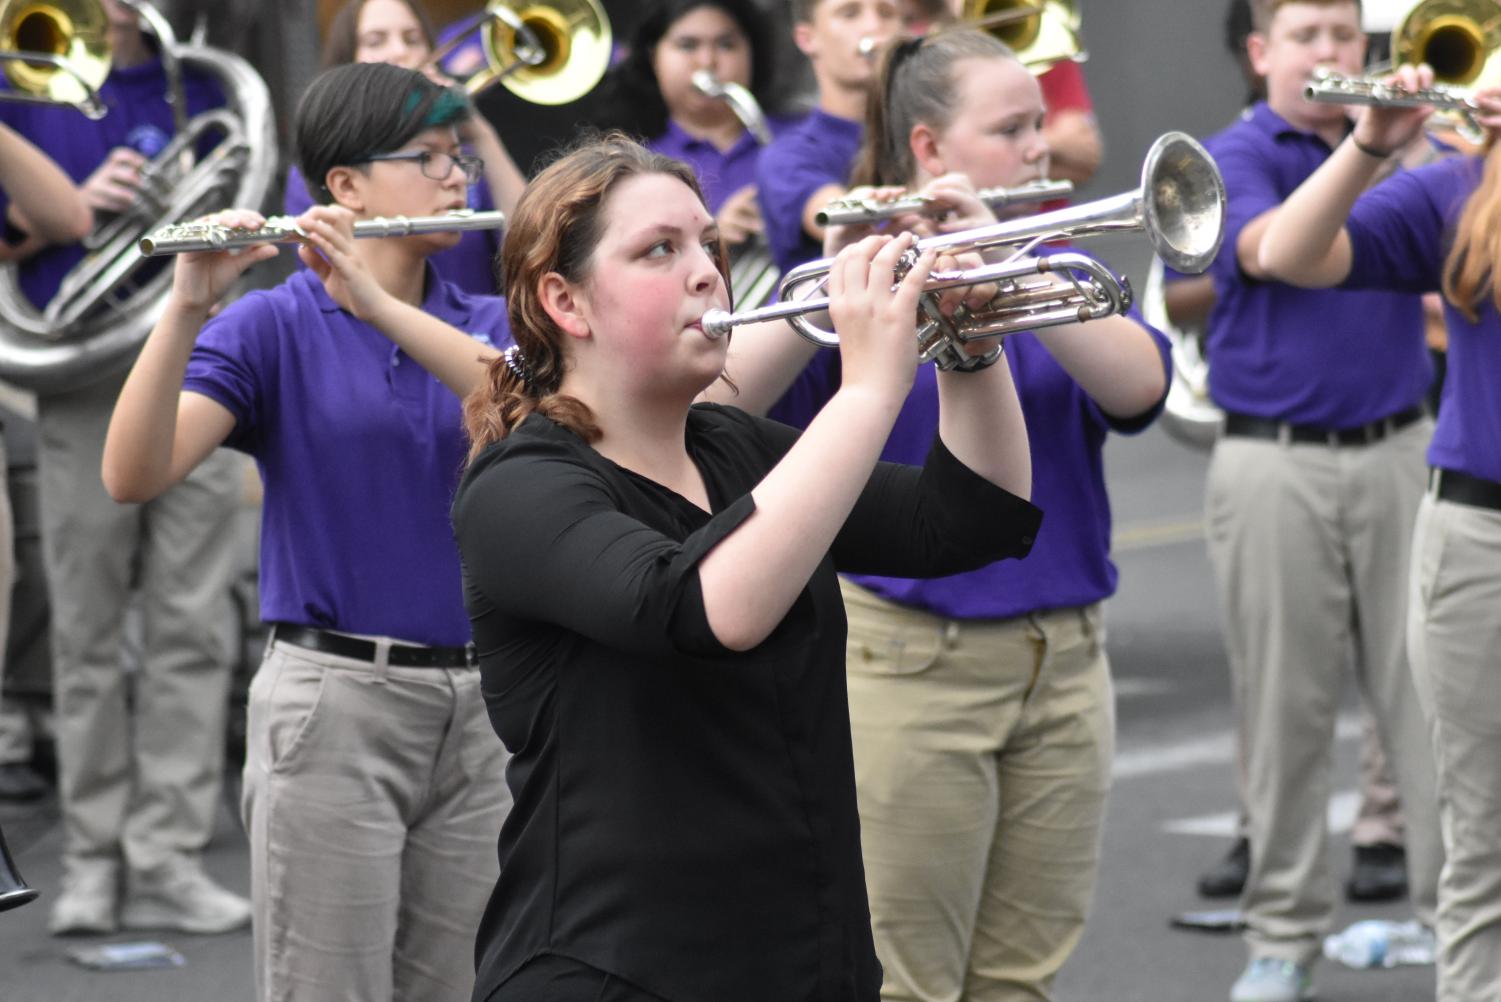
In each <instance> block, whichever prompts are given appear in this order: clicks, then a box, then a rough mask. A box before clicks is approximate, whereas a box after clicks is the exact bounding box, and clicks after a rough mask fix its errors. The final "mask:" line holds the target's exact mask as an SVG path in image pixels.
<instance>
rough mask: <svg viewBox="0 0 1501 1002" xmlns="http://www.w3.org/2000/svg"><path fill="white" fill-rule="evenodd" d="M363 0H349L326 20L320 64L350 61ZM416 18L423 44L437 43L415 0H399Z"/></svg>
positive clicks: (431, 28) (355, 44)
mask: <svg viewBox="0 0 1501 1002" xmlns="http://www.w3.org/2000/svg"><path fill="white" fill-rule="evenodd" d="M366 2H367V0H349V2H348V3H346V4H345V5H344V6H342V7H340V8H339V10H338V12H337V13H336V14H334V16H333V19H332V20H330V21H329V22H328V32H327V34H326V35H325V36H324V39H323V68H324V69H326V70H327V69H332V68H333V67H335V66H343V65H344V64H345V63H352V62H354V50H355V49H357V48H359V35H360V11H362V10H364V9H365V4H366ZM401 2H402V3H404V4H406V5H407V9H408V10H410V11H411V12H412V16H413V17H415V18H416V19H417V24H418V26H419V27H420V28H421V29H422V37H423V38H425V39H427V47H428V48H429V49H431V48H433V47H434V46H435V45H436V44H437V41H436V39H437V33H436V32H435V31H433V22H432V20H431V19H430V18H428V16H427V11H425V10H423V9H422V8H421V7H420V6H419V5H418V4H417V3H416V2H415V0H401Z"/></svg>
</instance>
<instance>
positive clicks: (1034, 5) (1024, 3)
mask: <svg viewBox="0 0 1501 1002" xmlns="http://www.w3.org/2000/svg"><path fill="white" fill-rule="evenodd" d="M959 19H960V21H962V22H964V23H965V24H971V25H974V26H975V27H977V28H980V29H981V30H983V31H986V32H989V33H990V34H992V35H994V36H995V37H996V38H998V39H1000V40H1001V41H1002V42H1005V43H1006V46H1007V47H1008V48H1009V49H1011V51H1013V52H1015V53H1016V57H1017V58H1018V59H1020V60H1021V61H1022V62H1023V63H1024V64H1025V65H1026V67H1027V69H1029V70H1031V71H1032V72H1033V73H1044V72H1046V71H1047V70H1048V68H1049V67H1051V66H1052V65H1053V64H1054V63H1059V62H1063V61H1064V60H1074V61H1077V62H1082V61H1083V60H1084V59H1085V58H1086V56H1085V54H1084V46H1083V43H1082V42H1081V41H1080V40H1079V24H1080V15H1079V5H1078V0H964V7H963V9H962V10H961V12H960V14H959Z"/></svg>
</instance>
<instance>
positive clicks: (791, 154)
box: [756, 108, 865, 274]
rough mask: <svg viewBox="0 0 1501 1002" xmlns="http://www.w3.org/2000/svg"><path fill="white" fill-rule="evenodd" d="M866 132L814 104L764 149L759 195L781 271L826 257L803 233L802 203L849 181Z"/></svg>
mask: <svg viewBox="0 0 1501 1002" xmlns="http://www.w3.org/2000/svg"><path fill="white" fill-rule="evenodd" d="M864 133H865V127H864V126H863V125H861V124H860V123H859V122H852V121H850V120H849V119H847V118H840V117H839V116H837V115H831V114H829V113H828V112H826V111H824V110H823V109H821V108H814V109H813V110H812V111H811V112H809V113H808V117H807V118H805V119H803V120H802V121H801V122H799V123H798V124H797V125H795V126H793V127H792V128H791V129H788V130H787V131H786V132H785V133H783V134H782V135H780V136H778V137H777V140H776V142H774V143H772V144H771V145H770V146H768V147H766V149H765V150H764V151H763V152H762V154H761V161H760V163H759V164H758V165H757V167H756V193H757V195H758V197H759V198H760V199H761V218H762V221H763V222H764V224H765V226H766V242H767V244H768V245H770V247H771V254H772V257H773V258H775V259H776V262H777V267H778V268H780V269H781V270H782V273H783V274H786V273H787V272H788V271H791V270H792V269H793V268H794V267H796V266H797V265H800V264H802V263H803V262H804V261H811V260H813V259H814V258H816V257H820V256H822V254H823V247H822V246H821V245H820V244H819V243H818V241H816V240H814V239H813V238H812V237H810V236H808V234H807V233H805V232H804V231H803V206H805V205H806V204H807V202H808V199H809V198H810V197H812V195H813V193H814V192H815V191H817V190H818V189H819V188H822V187H823V186H824V185H828V184H846V183H848V181H849V176H850V165H851V164H853V163H854V160H855V154H856V153H859V152H860V138H861V136H863V135H864Z"/></svg>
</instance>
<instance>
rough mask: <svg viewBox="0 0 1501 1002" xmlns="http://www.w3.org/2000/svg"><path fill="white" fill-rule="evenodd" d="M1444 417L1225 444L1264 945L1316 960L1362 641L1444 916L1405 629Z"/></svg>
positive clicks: (1419, 866) (1217, 489)
mask: <svg viewBox="0 0 1501 1002" xmlns="http://www.w3.org/2000/svg"><path fill="white" fill-rule="evenodd" d="M1431 432H1432V424H1431V422H1429V421H1420V422H1418V423H1417V424H1415V425H1412V426H1410V427H1408V428H1406V429H1403V430H1402V431H1400V432H1398V433H1397V434H1395V435H1393V436H1392V437H1390V438H1387V439H1385V440H1384V441H1381V442H1378V443H1375V444H1372V445H1368V446H1361V447H1346V448H1331V447H1329V446H1327V445H1306V444H1286V445H1285V444H1281V443H1278V442H1266V441H1259V440H1250V439H1245V438H1222V439H1221V440H1220V441H1219V442H1218V444H1216V446H1215V450H1214V457H1213V459H1212V461H1211V463H1210V468H1209V489H1208V500H1207V505H1206V512H1207V517H1208V535H1209V555H1210V559H1211V561H1212V563H1213V564H1214V571H1215V578H1216V583H1217V585H1218V591H1219V597H1220V605H1221V610H1222V614H1223V618H1224V629H1225V643H1226V649H1227V653H1228V655H1229V660H1230V669H1231V673H1232V676H1233V678H1234V681H1235V685H1236V690H1237V695H1238V698H1239V700H1240V709H1241V713H1242V720H1243V727H1244V731H1243V733H1244V736H1245V742H1246V754H1247V763H1248V768H1247V779H1246V801H1247V802H1246V807H1247V811H1248V813H1249V816H1250V822H1251V870H1250V875H1249V878H1248V879H1247V882H1246V889H1245V892H1244V895H1243V898H1242V907H1243V909H1244V911H1245V913H1246V922H1247V942H1248V944H1249V946H1250V950H1251V954H1252V956H1253V958H1260V957H1272V958H1278V959H1284V960H1292V961H1296V962H1297V963H1301V964H1311V963H1313V961H1314V960H1315V959H1316V958H1317V956H1318V955H1319V945H1320V937H1321V936H1322V935H1323V934H1324V933H1325V932H1326V931H1327V930H1328V927H1329V924H1330V921H1331V918H1332V915H1333V907H1334V889H1333V879H1332V876H1331V874H1330V870H1329V866H1328V858H1327V851H1326V843H1327V838H1328V825H1327V807H1328V803H1329V794H1330V772H1331V765H1330V757H1331V752H1330V749H1331V747H1332V744H1333V739H1334V721H1335V713H1336V710H1337V708H1338V704H1339V699H1340V693H1341V689H1342V681H1343V674H1344V666H1345V665H1346V664H1347V663H1348V662H1349V661H1350V659H1351V657H1352V655H1353V658H1354V663H1355V666H1356V677H1357V681H1358V682H1359V684H1360V686H1361V690H1362V695H1363V697H1364V698H1365V701H1366V705H1367V706H1368V707H1369V708H1370V711H1371V714H1372V716H1373V717H1374V718H1375V721H1376V726H1377V728H1378V730H1379V731H1380V736H1381V739H1382V744H1383V745H1384V747H1385V748H1387V749H1388V750H1389V751H1390V758H1391V765H1392V768H1393V769H1394V771H1395V773H1396V776H1397V785H1398V788H1399V790H1400V791H1401V799H1402V804H1403V808H1404V811H1405V813H1406V818H1407V862H1408V874H1409V883H1410V887H1411V892H1412V901H1413V905H1414V907H1415V908H1416V909H1417V911H1418V914H1419V917H1421V918H1424V919H1430V918H1431V916H1432V910H1433V906H1434V899H1435V893H1436V885H1437V879H1438V870H1439V865H1440V862H1441V858H1442V850H1441V847H1440V844H1439V838H1438V831H1437V825H1436V823H1435V818H1436V814H1437V809H1436V806H1435V800H1434V792H1433V785H1434V773H1433V762H1432V755H1431V753H1430V749H1429V745H1428V739H1427V731H1426V728H1425V726H1424V724H1423V720H1422V714H1421V712H1420V711H1419V708H1418V703H1417V698H1416V693H1415V692H1414V689H1413V684H1412V675H1411V672H1410V671H1409V670H1408V665H1407V659H1406V656H1405V653H1404V652H1405V645H1404V639H1403V624H1404V623H1405V622H1406V604H1407V603H1406V587H1405V581H1406V577H1407V564H1408V553H1409V550H1410V542H1411V527H1412V519H1413V517H1414V516H1415V514H1416V511H1417V506H1418V501H1419V499H1420V498H1421V497H1422V494H1423V482H1424V476H1425V474H1424V466H1423V452H1424V449H1425V448H1426V445H1427V442H1428V439H1429V437H1430V435H1431Z"/></svg>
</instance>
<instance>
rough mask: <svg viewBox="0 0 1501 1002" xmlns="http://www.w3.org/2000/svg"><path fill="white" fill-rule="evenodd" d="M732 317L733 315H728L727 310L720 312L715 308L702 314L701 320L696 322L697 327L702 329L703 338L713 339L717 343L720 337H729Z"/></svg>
mask: <svg viewBox="0 0 1501 1002" xmlns="http://www.w3.org/2000/svg"><path fill="white" fill-rule="evenodd" d="M733 316H734V314H732V313H730V311H729V310H721V309H719V308H718V307H715V308H714V309H712V310H709V311H708V312H707V313H705V314H704V316H703V319H701V320H700V321H699V322H698V325H699V327H701V328H702V329H703V332H704V337H707V338H713V339H714V340H716V341H717V340H719V339H720V338H722V337H729V336H730V331H732V330H734V328H735V324H734V322H733V320H732V318H733Z"/></svg>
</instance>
